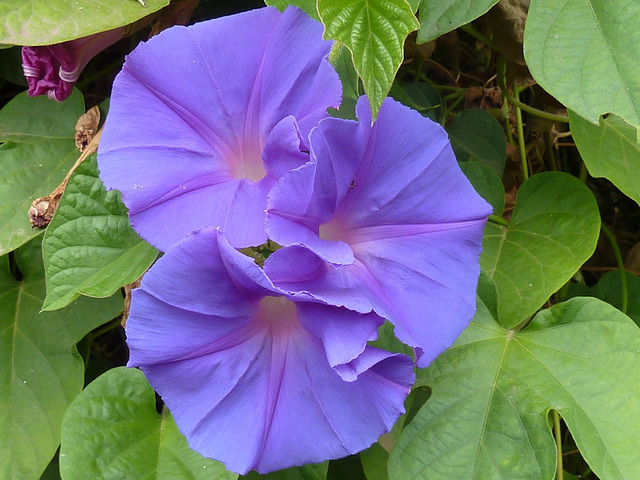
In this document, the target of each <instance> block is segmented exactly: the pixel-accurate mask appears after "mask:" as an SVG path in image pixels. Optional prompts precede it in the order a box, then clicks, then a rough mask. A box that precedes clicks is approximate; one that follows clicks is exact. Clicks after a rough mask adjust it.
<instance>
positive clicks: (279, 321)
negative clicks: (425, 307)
mask: <svg viewBox="0 0 640 480" xmlns="http://www.w3.org/2000/svg"><path fill="white" fill-rule="evenodd" d="M267 261H269V260H267ZM381 323H382V319H381V318H380V317H378V316H377V315H375V314H374V313H367V314H359V313H356V312H352V311H349V310H347V309H345V308H340V307H335V306H329V305H325V304H323V303H322V302H318V301H317V300H316V299H315V298H314V297H313V296H311V295H308V294H287V293H286V292H284V291H282V290H280V289H279V288H277V287H275V286H274V285H273V284H272V283H271V281H270V280H269V278H268V277H267V276H266V275H265V273H264V271H263V270H262V269H260V268H259V267H258V266H257V265H256V264H255V263H254V262H253V260H252V259H251V258H249V257H247V256H244V255H243V254H241V253H239V252H238V251H236V250H235V249H233V248H232V247H231V246H230V244H229V243H228V242H227V240H226V239H225V238H224V236H223V235H222V234H221V233H219V231H218V230H215V229H203V230H200V231H199V232H197V233H194V234H192V235H190V236H188V237H186V238H185V239H183V240H182V241H180V242H179V243H177V244H175V245H174V246H173V247H172V248H171V249H170V250H169V251H168V252H167V253H166V254H165V255H164V256H163V257H162V258H161V259H160V260H158V262H157V263H156V264H155V265H154V266H153V267H152V268H151V270H150V271H149V272H148V273H147V274H146V275H145V277H144V280H143V281H142V286H141V288H140V289H137V290H135V291H134V292H133V302H132V307H131V313H130V317H129V320H128V322H127V343H128V344H129V347H130V349H131V358H130V361H129V366H137V367H140V368H141V369H142V370H143V372H144V373H145V374H146V376H147V378H148V379H149V382H150V383H151V385H152V386H153V387H154V388H155V389H156V391H158V393H159V394H160V395H161V396H162V398H163V399H164V401H165V402H166V404H167V406H168V407H169V410H170V411H171V413H172V415H173V416H174V418H175V420H176V423H177V425H178V427H179V429H180V430H181V431H182V433H183V434H185V435H186V437H187V440H188V442H189V445H190V446H191V447H192V448H193V449H195V450H197V451H198V452H200V453H201V454H203V455H205V456H208V457H211V458H214V459H217V460H220V461H222V462H224V463H225V464H226V466H227V468H228V469H230V470H232V471H234V472H238V473H246V472H247V471H249V470H251V469H256V470H258V471H259V472H263V473H264V472H269V471H272V470H277V469H282V468H286V467H290V466H293V465H302V464H306V463H311V462H319V461H323V460H326V459H331V458H338V457H342V456H345V455H348V454H351V453H355V452H357V451H359V450H362V449H364V448H366V447H368V446H369V445H370V444H372V443H373V442H375V441H376V440H377V438H378V437H379V436H380V435H382V434H383V433H385V432H387V431H389V430H390V429H391V427H392V425H393V424H394V422H395V421H396V420H397V418H398V417H399V416H400V415H401V414H402V413H403V411H404V407H403V401H404V400H405V398H406V395H407V394H408V392H409V389H410V386H411V384H412V383H413V380H414V374H413V368H412V362H411V359H409V358H408V357H406V356H403V355H396V354H391V353H389V352H385V351H382V350H378V349H375V348H372V347H370V346H367V344H366V343H367V341H368V340H371V339H374V338H375V336H376V331H377V328H378V326H379V325H380V324H381Z"/></svg>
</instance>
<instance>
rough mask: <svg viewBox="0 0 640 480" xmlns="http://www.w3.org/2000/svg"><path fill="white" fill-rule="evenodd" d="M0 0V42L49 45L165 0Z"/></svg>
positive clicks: (127, 19)
mask: <svg viewBox="0 0 640 480" xmlns="http://www.w3.org/2000/svg"><path fill="white" fill-rule="evenodd" d="M142 3H146V4H147V6H146V7H144V6H142V4H141V3H139V2H138V1H137V0H120V1H118V2H117V3H115V2H113V0H3V1H2V3H0V45H2V44H13V45H51V44H54V43H61V42H66V41H67V40H72V39H74V38H79V37H86V36H89V35H92V34H94V33H98V32H102V31H105V30H111V29H113V28H117V27H123V26H125V25H129V24H130V23H133V22H135V21H137V20H140V19H141V18H143V17H146V16H147V15H151V14H152V13H153V12H156V11H158V10H160V9H161V8H162V7H166V6H167V5H169V0H146V1H145V2H142Z"/></svg>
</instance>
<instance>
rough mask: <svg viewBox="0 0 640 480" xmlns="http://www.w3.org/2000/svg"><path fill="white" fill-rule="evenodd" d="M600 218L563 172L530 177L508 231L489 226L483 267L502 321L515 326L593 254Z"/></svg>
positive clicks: (584, 189) (588, 196)
mask: <svg viewBox="0 0 640 480" xmlns="http://www.w3.org/2000/svg"><path fill="white" fill-rule="evenodd" d="M599 232H600V215H599V213H598V206H597V204H596V200H595V198H594V196H593V194H592V193H591V191H590V190H589V189H588V188H587V187H586V186H585V185H584V184H582V183H581V182H580V181H579V180H578V179H576V178H574V177H572V176H570V175H567V174H564V173H559V172H546V173H540V174H537V175H534V176H533V177H531V178H529V180H527V181H526V182H525V183H524V184H523V185H522V187H520V190H519V191H518V194H517V197H516V205H515V210H514V212H513V218H512V219H511V222H510V223H509V226H508V227H505V226H503V225H498V224H495V223H488V224H487V226H486V228H485V233H484V239H483V244H482V248H483V251H482V255H481V256H480V265H481V266H482V269H483V270H484V271H485V272H486V273H487V274H488V275H489V276H490V277H492V278H493V280H494V282H495V284H496V288H497V292H498V318H499V319H500V321H501V322H502V324H503V325H505V326H507V327H511V326H513V325H515V324H517V323H519V322H520V321H521V320H524V319H525V318H526V317H527V316H529V315H531V314H533V313H534V312H535V311H536V310H537V309H538V308H540V307H541V306H542V304H543V303H544V302H545V301H546V300H547V299H548V298H549V297H550V296H551V295H552V294H553V293H554V292H556V291H557V290H558V289H559V288H560V287H561V286H562V285H564V284H565V283H566V282H567V281H568V280H569V279H570V278H571V276H572V275H573V274H574V273H575V272H576V270H578V268H580V266H582V264H583V263H584V262H585V261H586V260H587V259H588V258H589V257H590V256H591V254H592V253H593V251H594V249H595V246H596V242H597V240H598V236H599Z"/></svg>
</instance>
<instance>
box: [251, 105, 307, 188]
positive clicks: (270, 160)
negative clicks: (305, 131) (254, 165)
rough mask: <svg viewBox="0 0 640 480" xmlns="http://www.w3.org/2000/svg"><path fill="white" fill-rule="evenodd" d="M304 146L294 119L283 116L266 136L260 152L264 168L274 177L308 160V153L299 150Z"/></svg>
mask: <svg viewBox="0 0 640 480" xmlns="http://www.w3.org/2000/svg"><path fill="white" fill-rule="evenodd" d="M304 148H305V147H304V146H303V142H302V134H301V133H300V129H299V128H298V123H297V122H296V119H295V118H294V117H293V116H288V117H285V118H283V119H282V120H280V122H278V124H277V125H276V126H275V127H273V130H272V131H271V133H270V134H269V136H268V137H267V141H266V143H265V146H264V152H263V153H262V159H263V160H264V168H265V169H266V171H267V172H268V173H269V174H270V175H272V176H273V177H274V178H280V177H281V176H282V175H284V174H285V173H287V172H288V171H289V170H293V169H294V168H298V167H299V166H301V165H304V164H305V163H306V162H307V161H308V160H309V155H308V154H306V153H304V152H302V151H301V150H303V149H304Z"/></svg>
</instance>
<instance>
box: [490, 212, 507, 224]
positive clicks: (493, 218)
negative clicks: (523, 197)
mask: <svg viewBox="0 0 640 480" xmlns="http://www.w3.org/2000/svg"><path fill="white" fill-rule="evenodd" d="M489 221H490V222H493V223H497V224H499V225H504V226H505V227H508V226H509V221H508V220H505V219H504V218H502V217H500V216H499V215H496V214H494V213H492V214H491V215H489Z"/></svg>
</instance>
